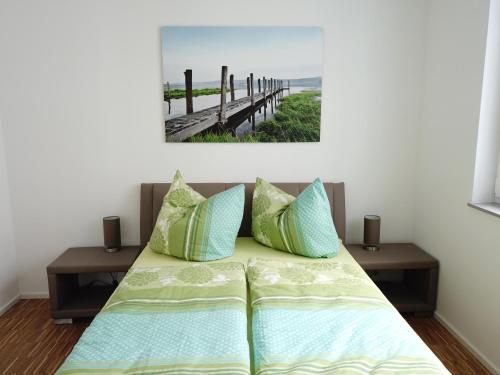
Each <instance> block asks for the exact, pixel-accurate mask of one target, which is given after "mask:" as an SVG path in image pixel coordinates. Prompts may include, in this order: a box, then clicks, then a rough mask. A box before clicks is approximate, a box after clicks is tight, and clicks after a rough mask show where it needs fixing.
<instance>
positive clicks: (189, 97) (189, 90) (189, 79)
mask: <svg viewBox="0 0 500 375" xmlns="http://www.w3.org/2000/svg"><path fill="white" fill-rule="evenodd" d="M184 80H185V85H186V113H187V114H189V113H193V71H192V70H191V69H187V70H186V71H185V72H184Z"/></svg>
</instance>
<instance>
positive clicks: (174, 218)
mask: <svg viewBox="0 0 500 375" xmlns="http://www.w3.org/2000/svg"><path fill="white" fill-rule="evenodd" d="M244 203H245V186H244V185H238V186H235V187H233V188H231V189H228V190H226V191H223V192H221V193H218V194H215V195H213V196H211V197H210V198H208V199H206V198H205V197H203V196H202V195H201V194H200V193H198V192H196V191H194V190H193V189H192V188H191V187H190V186H188V185H187V184H186V183H185V182H184V180H183V178H182V176H181V174H180V172H179V171H177V172H176V174H175V177H174V181H173V182H172V184H171V186H170V189H169V191H168V193H167V194H166V195H165V197H164V198H163V205H162V207H161V210H160V213H159V214H158V219H157V220H156V225H155V228H154V229H153V233H152V234H151V238H150V240H149V247H150V248H151V250H153V251H154V252H156V253H160V254H166V255H173V256H175V257H178V258H183V259H186V260H196V261H208V260H215V259H221V258H226V257H228V256H231V255H232V254H233V251H234V243H235V241H236V236H237V235H238V230H239V228H240V225H241V219H242V217H243V206H244Z"/></svg>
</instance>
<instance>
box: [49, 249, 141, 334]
mask: <svg viewBox="0 0 500 375" xmlns="http://www.w3.org/2000/svg"><path fill="white" fill-rule="evenodd" d="M140 252H141V248H140V247H139V246H123V247H122V248H121V249H120V250H119V251H117V252H115V253H107V252H105V251H104V248H103V247H72V248H69V249H68V250H66V251H65V252H64V253H63V254H61V255H60V256H59V257H58V258H57V259H56V260H54V261H53V262H52V263H51V264H50V265H49V266H48V267H47V277H48V280H49V295H50V310H51V314H52V318H54V319H55V323H59V324H61V323H72V319H73V318H86V317H93V316H95V315H96V314H97V313H98V312H99V311H100V310H101V308H102V307H103V306H104V304H105V303H106V301H107V300H108V298H109V297H110V296H111V294H112V293H113V291H114V290H115V288H116V285H99V284H90V285H85V286H81V285H80V282H79V275H81V274H88V273H101V272H127V271H128V270H129V268H130V266H132V263H134V261H135V259H136V258H137V256H138V255H139V253H140Z"/></svg>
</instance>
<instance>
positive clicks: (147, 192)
mask: <svg viewBox="0 0 500 375" xmlns="http://www.w3.org/2000/svg"><path fill="white" fill-rule="evenodd" d="M236 185H238V183H231V184H229V183H227V184H226V183H195V184H189V186H191V187H192V188H193V189H195V190H196V191H198V192H199V193H200V194H202V195H203V196H205V197H210V196H212V195H214V194H216V193H219V192H221V191H224V190H226V189H229V188H231V187H233V186H236ZM244 185H245V211H244V213H243V221H242V222H241V227H240V231H239V234H238V235H239V236H242V237H250V236H252V232H251V225H252V196H253V189H254V186H255V184H253V183H245V184H244ZM273 185H275V186H277V187H278V188H280V189H282V190H283V191H286V192H287V193H289V194H292V195H294V196H297V195H298V194H299V193H300V192H302V190H304V189H305V188H306V187H307V186H308V185H309V184H308V183H290V182H288V183H273ZM324 186H325V190H326V194H327V195H328V199H329V200H330V206H331V208H332V216H333V222H334V223H335V228H336V229H337V233H338V235H339V237H340V238H341V239H342V241H343V242H344V243H345V193H344V183H343V182H338V183H332V182H326V183H324ZM169 188H170V184H165V183H145V184H141V246H142V247H145V246H146V244H147V243H148V241H149V237H151V233H152V232H153V228H154V225H155V223H156V218H157V216H158V213H159V212H160V208H161V205H162V202H163V197H164V196H165V194H166V193H167V191H168V189H169Z"/></svg>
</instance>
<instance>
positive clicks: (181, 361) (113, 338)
mask: <svg viewBox="0 0 500 375" xmlns="http://www.w3.org/2000/svg"><path fill="white" fill-rule="evenodd" d="M246 297H247V294H246V281H245V271H244V268H243V265H242V264H240V263H235V262H226V263H209V264H207V263H204V264H199V263H197V264H192V263H185V264H183V265H177V266H163V267H134V268H132V269H131V270H130V271H129V272H128V274H127V275H126V276H125V278H124V279H123V281H122V282H121V283H120V286H119V287H118V289H117V290H116V291H115V293H114V294H113V296H112V297H111V298H110V299H109V301H108V302H107V304H106V306H105V307H104V308H103V310H102V311H101V312H100V313H99V314H98V315H97V316H96V318H95V319H94V321H93V322H92V324H91V325H90V326H89V328H87V330H86V331H85V333H84V334H83V336H82V337H81V339H80V341H79V342H78V343H77V345H76V346H75V348H74V349H73V351H72V353H71V354H70V355H69V357H68V358H67V360H66V362H64V364H63V365H62V367H61V368H60V369H59V370H58V372H57V373H58V374H61V375H62V374H191V373H201V374H249V373H250V354H249V346H248V341H247V319H246Z"/></svg>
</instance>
